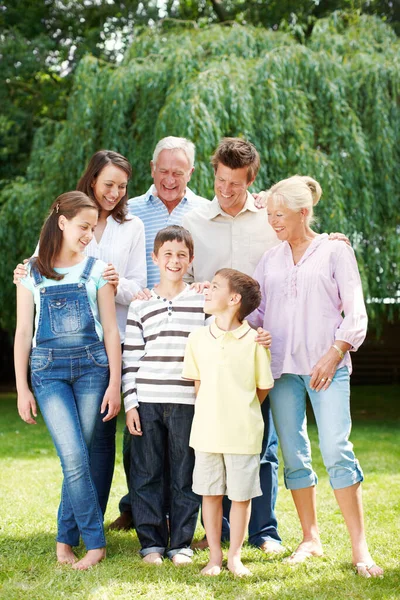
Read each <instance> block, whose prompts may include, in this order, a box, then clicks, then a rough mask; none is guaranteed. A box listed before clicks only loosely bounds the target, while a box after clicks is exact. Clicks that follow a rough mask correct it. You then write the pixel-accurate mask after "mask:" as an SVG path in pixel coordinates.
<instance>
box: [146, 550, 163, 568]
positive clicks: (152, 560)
mask: <svg viewBox="0 0 400 600" xmlns="http://www.w3.org/2000/svg"><path fill="white" fill-rule="evenodd" d="M143 562H145V563H147V564H148V565H157V566H159V565H162V556H161V554H160V553H159V552H150V554H146V556H143Z"/></svg>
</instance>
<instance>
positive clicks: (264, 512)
mask: <svg viewBox="0 0 400 600" xmlns="http://www.w3.org/2000/svg"><path fill="white" fill-rule="evenodd" d="M261 412H262V415H263V419H264V437H263V441H262V447H261V455H260V485H261V491H262V496H258V497H257V498H253V500H252V503H251V515H250V522H249V543H250V544H252V545H253V546H261V545H262V544H263V543H264V542H266V541H268V540H272V541H274V542H278V543H281V541H282V540H281V538H280V536H279V534H278V522H277V520H276V516H275V504H276V498H277V495H278V454H277V453H278V439H277V436H276V432H275V427H274V423H273V420H272V415H271V411H270V406H269V396H268V397H267V398H266V399H265V400H264V402H263V403H262V405H261ZM230 506H231V502H230V500H229V499H228V498H227V497H224V500H223V519H222V536H221V537H222V539H223V540H229V535H230V525H229V511H230Z"/></svg>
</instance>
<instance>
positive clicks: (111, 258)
mask: <svg viewBox="0 0 400 600" xmlns="http://www.w3.org/2000/svg"><path fill="white" fill-rule="evenodd" d="M128 218H129V219H130V220H129V221H125V223H118V222H117V221H116V220H115V219H114V218H113V217H112V216H111V215H109V216H108V217H107V225H106V227H105V229H104V231H103V235H102V236H101V240H100V242H99V243H97V240H96V238H95V236H93V239H92V241H91V242H90V244H88V245H87V246H86V248H85V254H86V255H87V256H94V258H100V259H101V260H104V262H106V263H111V264H112V265H114V267H115V269H116V271H117V272H118V274H119V284H118V290H117V295H116V296H115V308H116V311H117V322H118V329H119V334H120V338H121V342H123V341H124V338H125V327H126V318H127V315H128V308H129V304H130V303H131V301H132V296H133V295H134V294H136V293H137V292H138V291H139V290H141V289H143V288H144V287H146V248H145V241H144V226H143V223H142V221H141V220H140V219H139V218H138V217H133V216H129V217H128Z"/></svg>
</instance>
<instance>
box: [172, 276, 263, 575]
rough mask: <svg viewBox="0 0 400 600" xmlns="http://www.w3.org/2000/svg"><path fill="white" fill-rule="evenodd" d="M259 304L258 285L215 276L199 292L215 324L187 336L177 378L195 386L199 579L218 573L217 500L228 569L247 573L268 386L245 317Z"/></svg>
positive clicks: (260, 354)
mask: <svg viewBox="0 0 400 600" xmlns="http://www.w3.org/2000/svg"><path fill="white" fill-rule="evenodd" d="M260 301H261V292H260V286H259V284H258V283H257V282H256V281H255V280H254V279H252V278H251V277H249V276H248V275H245V274H244V273H240V272H239V271H235V270H234V269H220V270H219V271H217V273H216V274H215V276H214V279H213V281H212V283H211V288H210V290H208V291H207V292H206V300H205V305H204V312H206V313H208V314H211V315H214V316H215V317H216V319H215V322H214V323H212V324H211V325H210V326H209V327H202V328H200V329H198V330H196V331H194V332H193V333H191V334H190V335H189V339H188V343H187V346H186V351H185V360H184V366H183V374H182V376H183V377H184V378H185V379H191V380H194V382H195V388H196V393H197V399H196V404H195V415H194V419H193V424H192V430H191V434H190V442H189V443H190V446H192V448H194V450H195V456H196V458H195V468H194V472H193V491H194V492H195V493H197V494H199V495H201V496H203V503H202V511H203V521H204V527H205V530H206V536H207V540H208V544H209V547H210V559H209V562H208V564H207V565H206V566H205V567H204V569H203V570H202V571H201V573H202V574H203V575H219V573H220V572H221V567H222V550H221V543H220V540H221V523H222V499H223V496H224V495H227V496H228V497H229V499H230V500H232V508H231V513H230V523H231V533H230V548H229V552H228V569H229V570H230V571H231V572H232V573H233V574H234V575H238V576H244V575H249V574H250V571H249V570H248V569H247V568H246V567H245V566H244V565H243V563H242V561H241V549H242V545H243V541H244V537H245V535H246V531H247V527H248V522H249V518H250V509H251V498H255V497H256V496H261V488H260V477H259V470H260V452H261V443H262V437H263V431H264V422H263V418H262V414H261V406H260V405H261V403H262V402H263V400H264V399H265V398H266V396H267V394H268V391H269V390H270V389H271V388H272V387H273V385H274V380H273V378H272V374H271V369H270V353H269V351H268V350H266V349H265V348H263V347H261V346H260V345H259V344H257V343H256V341H255V338H256V336H257V333H256V332H255V331H254V330H253V329H252V328H251V327H250V325H249V324H248V323H247V321H245V320H244V317H245V316H246V315H248V314H250V313H251V312H252V311H253V310H255V309H256V308H257V307H258V305H259V304H260Z"/></svg>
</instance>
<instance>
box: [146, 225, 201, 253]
mask: <svg viewBox="0 0 400 600" xmlns="http://www.w3.org/2000/svg"><path fill="white" fill-rule="evenodd" d="M175 240H176V241H177V242H182V243H183V244H185V246H186V248H187V249H188V250H189V258H190V259H192V258H193V255H194V252H193V249H194V244H193V238H192V236H191V234H190V233H189V231H188V230H187V229H185V228H184V227H181V226H180V225H170V226H169V227H164V229H160V231H159V232H158V233H157V235H156V237H155V240H154V249H153V251H154V254H155V255H156V256H157V254H158V251H159V249H160V248H161V246H162V245H163V244H165V242H173V241H175Z"/></svg>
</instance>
